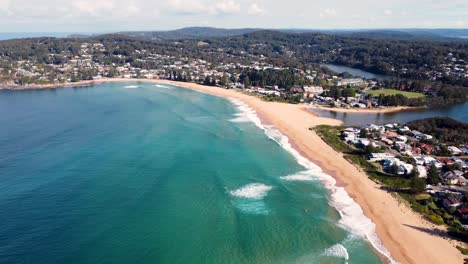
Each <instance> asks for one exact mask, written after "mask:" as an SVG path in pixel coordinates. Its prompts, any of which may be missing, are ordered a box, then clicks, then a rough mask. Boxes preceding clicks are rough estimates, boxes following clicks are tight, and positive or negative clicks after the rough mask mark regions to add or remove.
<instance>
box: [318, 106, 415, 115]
mask: <svg viewBox="0 0 468 264" xmlns="http://www.w3.org/2000/svg"><path fill="white" fill-rule="evenodd" d="M309 108H310V109H318V110H327V111H331V112H337V113H361V114H366V113H395V112H401V111H411V110H419V109H424V107H411V106H395V107H382V108H371V109H369V108H349V109H348V108H336V107H326V106H320V105H310V106H309Z"/></svg>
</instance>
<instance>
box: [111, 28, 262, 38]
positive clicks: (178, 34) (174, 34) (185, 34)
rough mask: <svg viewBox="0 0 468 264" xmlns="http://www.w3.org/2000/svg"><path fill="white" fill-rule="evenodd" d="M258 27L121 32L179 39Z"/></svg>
mask: <svg viewBox="0 0 468 264" xmlns="http://www.w3.org/2000/svg"><path fill="white" fill-rule="evenodd" d="M259 30H261V29H256V28H240V29H225V28H212V27H188V28H181V29H176V30H169V31H128V32H119V34H123V35H127V36H130V37H138V38H144V39H150V40H179V39H193V38H207V37H228V36H238V35H243V34H247V33H252V32H256V31H259Z"/></svg>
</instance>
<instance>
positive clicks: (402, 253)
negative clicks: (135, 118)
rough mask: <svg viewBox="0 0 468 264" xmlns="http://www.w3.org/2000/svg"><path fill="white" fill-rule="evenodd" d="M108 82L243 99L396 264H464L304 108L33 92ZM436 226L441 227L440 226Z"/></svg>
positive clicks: (231, 93)
mask: <svg viewBox="0 0 468 264" xmlns="http://www.w3.org/2000/svg"><path fill="white" fill-rule="evenodd" d="M110 81H114V82H122V81H124V82H129V81H146V82H148V81H149V82H158V83H165V84H172V85H177V86H180V87H185V88H189V89H193V90H197V91H201V92H205V93H209V94H212V95H215V96H221V97H225V98H236V99H238V100H241V101H243V102H244V103H246V104H247V105H249V106H250V107H251V108H253V109H255V110H256V111H257V113H258V114H259V116H260V117H261V118H262V121H264V122H265V123H267V124H271V125H273V126H275V127H276V128H277V129H279V130H280V131H281V132H282V133H283V134H284V135H286V136H287V137H288V138H289V139H290V140H291V143H292V144H293V145H294V147H296V148H297V149H298V151H300V152H301V154H302V155H304V156H305V157H307V158H308V159H310V160H311V161H313V162H314V163H316V164H318V165H319V166H320V167H321V168H322V169H323V170H324V171H325V172H326V173H328V174H330V175H332V176H333V177H335V179H336V180H337V182H338V183H339V185H340V186H343V187H344V188H345V190H346V191H347V192H348V193H349V195H350V196H351V197H352V198H353V199H354V200H355V201H356V202H357V203H358V204H359V205H360V206H361V208H362V209H363V211H364V214H365V215H366V216H367V217H369V218H370V219H371V220H372V221H373V222H374V223H375V224H376V231H377V234H378V236H379V238H380V239H381V241H382V242H383V244H384V245H385V247H386V248H387V249H388V250H389V251H390V253H391V254H392V256H393V258H395V259H396V260H397V261H398V262H400V263H463V255H462V254H461V253H460V252H459V251H458V250H457V249H456V248H455V247H454V246H453V245H452V243H451V242H450V241H449V240H448V239H446V238H443V237H441V236H439V235H437V234H435V233H436V232H435V230H434V227H433V225H432V224H430V223H429V222H427V221H425V220H424V219H422V218H421V217H420V216H419V215H417V214H416V213H414V212H413V211H411V209H409V208H408V207H407V206H405V205H403V204H401V202H399V201H398V200H397V199H396V198H394V197H393V196H392V195H391V194H390V193H388V192H386V191H384V190H382V189H380V186H379V185H378V184H376V183H375V182H373V181H371V180H370V179H368V177H367V176H366V175H365V173H364V172H362V171H360V170H359V169H358V168H357V167H355V166H354V165H353V164H351V163H350V162H348V161H347V160H345V159H344V158H343V155H342V154H340V153H338V152H337V151H335V150H333V149H332V148H331V147H330V146H328V145H327V144H326V143H325V142H324V141H323V140H321V138H320V137H319V136H318V135H317V134H316V133H315V132H313V131H310V130H309V128H311V127H314V126H317V125H321V124H328V125H339V124H340V123H341V122H340V121H338V120H334V119H329V118H322V117H317V116H314V115H313V114H311V113H310V112H309V111H307V110H306V107H308V106H306V105H292V104H284V103H276V102H266V101H262V100H261V99H259V98H257V97H254V96H249V95H247V94H245V93H241V92H237V91H236V90H228V89H222V88H218V87H208V86H202V85H198V84H194V83H180V82H173V81H167V80H135V79H104V80H98V81H90V82H80V83H74V84H70V85H61V86H48V87H42V88H40V87H37V88H39V89H50V88H57V87H63V86H82V85H93V84H98V83H103V82H110ZM343 110H348V109H343ZM400 110H402V109H400ZM439 228H440V229H442V227H439Z"/></svg>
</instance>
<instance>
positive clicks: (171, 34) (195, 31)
mask: <svg viewBox="0 0 468 264" xmlns="http://www.w3.org/2000/svg"><path fill="white" fill-rule="evenodd" d="M264 30H268V29H261V28H238V29H226V28H213V27H187V28H181V29H176V30H167V31H125V32H118V33H119V34H124V35H127V36H131V37H139V38H144V39H150V40H180V39H189V38H190V39H193V38H206V37H229V36H239V35H243V34H248V33H253V32H258V31H264ZM270 30H274V31H278V32H283V33H296V34H300V33H321V34H327V35H335V36H353V37H363V38H373V39H387V40H389V39H393V40H439V41H446V40H449V39H454V40H456V39H458V40H463V39H466V40H467V41H468V29H367V30H365V29H363V30H360V29H356V30H352V29H351V30H320V29H270Z"/></svg>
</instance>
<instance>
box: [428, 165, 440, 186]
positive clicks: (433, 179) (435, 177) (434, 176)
mask: <svg viewBox="0 0 468 264" xmlns="http://www.w3.org/2000/svg"><path fill="white" fill-rule="evenodd" d="M427 183H429V184H432V185H437V184H439V183H440V176H439V170H438V169H437V167H436V166H435V164H434V163H432V165H431V167H430V168H429V170H428V171H427Z"/></svg>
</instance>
